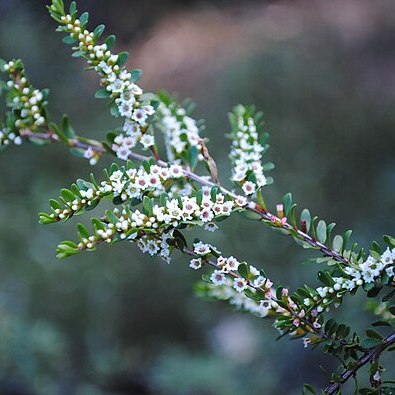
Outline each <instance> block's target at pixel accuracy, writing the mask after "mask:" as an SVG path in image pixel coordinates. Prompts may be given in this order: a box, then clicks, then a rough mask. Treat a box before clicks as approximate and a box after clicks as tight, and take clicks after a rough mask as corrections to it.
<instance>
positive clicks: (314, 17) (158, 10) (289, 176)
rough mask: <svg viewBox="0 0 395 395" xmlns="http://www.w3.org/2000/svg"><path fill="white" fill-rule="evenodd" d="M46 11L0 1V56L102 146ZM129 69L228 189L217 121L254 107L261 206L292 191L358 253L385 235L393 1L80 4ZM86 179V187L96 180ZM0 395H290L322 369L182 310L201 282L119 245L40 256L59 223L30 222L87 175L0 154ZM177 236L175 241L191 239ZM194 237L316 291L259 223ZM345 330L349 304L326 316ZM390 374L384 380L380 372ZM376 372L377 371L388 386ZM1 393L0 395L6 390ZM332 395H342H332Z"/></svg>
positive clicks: (60, 231)
mask: <svg viewBox="0 0 395 395" xmlns="http://www.w3.org/2000/svg"><path fill="white" fill-rule="evenodd" d="M45 3H46V2H44V1H38V0H34V1H32V0H30V1H29V0H12V1H11V0H9V1H7V0H0V57H2V58H6V59H8V58H12V57H20V58H22V59H23V61H24V62H25V63H26V67H27V71H28V72H29V74H30V76H31V81H32V83H33V84H34V85H35V86H37V87H40V88H44V87H49V88H50V89H51V95H50V109H51V113H52V117H53V119H55V120H58V119H59V118H60V117H61V114H62V113H63V112H66V113H68V114H69V115H70V117H71V119H72V122H73V125H74V126H75V128H76V129H77V130H78V131H80V133H81V134H85V135H89V136H92V137H95V138H98V139H100V138H103V137H104V135H105V131H106V130H108V129H109V128H111V127H112V126H114V125H117V120H114V119H112V118H111V117H110V116H109V115H108V111H107V109H106V108H105V107H103V105H102V104H103V103H101V102H98V101H96V100H95V99H94V98H93V94H94V92H95V90H96V87H97V78H96V76H95V75H94V74H93V73H87V72H84V71H82V68H83V67H84V65H83V64H82V63H81V62H80V61H78V60H75V59H71V58H70V56H69V55H70V48H68V47H66V46H64V45H62V43H61V36H60V35H59V34H58V33H55V32H54V29H55V24H54V23H53V21H51V20H50V19H49V17H48V16H47V12H46V10H45V7H44V5H45ZM79 8H80V9H81V10H89V11H90V12H91V15H92V19H91V24H90V26H94V25H96V24H99V23H105V24H106V26H107V33H108V34H110V33H115V34H116V35H117V36H118V42H117V47H118V48H117V49H119V50H124V49H127V50H129V51H130V53H131V60H130V67H133V68H142V69H143V70H144V72H145V73H144V76H143V79H142V81H141V85H142V86H143V87H144V89H145V90H152V91H157V90H159V89H166V90H168V91H170V92H174V91H177V92H179V97H180V98H185V97H191V98H192V99H194V100H195V101H196V102H197V103H198V106H197V109H196V112H195V113H196V117H198V118H205V119H206V120H207V130H206V132H205V135H206V136H208V137H209V139H210V148H211V152H212V153H213V154H214V156H215V158H216V159H217V162H218V164H219V167H220V173H221V175H222V180H223V182H224V183H225V184H227V181H226V180H227V178H228V176H229V174H230V170H229V162H228V159H227V155H228V149H229V141H228V140H226V139H225V137H224V135H225V133H226V132H227V130H228V123H227V119H226V118H227V112H228V111H229V110H230V109H231V108H232V106H233V105H235V104H237V103H239V102H241V103H243V104H255V105H256V106H257V107H258V108H259V109H262V110H263V111H264V114H265V120H266V127H267V130H268V131H269V132H270V133H271V149H270V152H269V154H268V157H269V158H270V159H271V160H273V161H274V162H275V163H276V165H277V167H276V169H275V171H274V173H273V175H274V177H275V184H274V185H273V186H272V187H270V188H267V200H268V201H269V202H270V203H271V204H274V203H276V202H277V201H279V200H280V199H281V196H282V195H283V194H284V193H285V192H288V191H292V192H293V194H294V199H295V200H296V201H297V202H299V203H300V207H301V208H303V207H308V208H309V209H310V210H311V211H312V212H313V213H315V214H317V215H319V216H320V217H322V218H324V219H326V220H327V221H328V222H331V221H333V222H336V223H338V228H339V229H338V231H339V232H340V231H345V230H347V229H349V228H351V229H353V230H354V231H355V234H354V240H355V241H358V242H360V243H361V244H362V245H365V246H368V245H369V243H370V241H371V240H373V239H380V237H381V235H383V234H393V233H394V232H393V230H394V221H393V217H392V212H393V210H394V206H395V204H394V198H393V188H394V182H395V172H394V170H395V159H394V154H393V152H394V148H395V52H394V48H395V23H394V22H395V6H394V4H393V2H392V1H389V0H388V1H385V0H377V1H375V2H374V3H373V2H371V1H368V0H362V1H357V0H355V1H346V2H344V1H341V0H335V1H331V2H328V1H324V0H322V1H313V0H311V1H289V2H287V1H281V2H274V1H273V2H265V1H243V2H239V1H207V2H198V1H170V0H161V1H144V2H143V1H125V0H124V1H121V0H116V1H111V2H109V1H104V0H100V1H97V0H96V1H93V0H92V1H80V2H79ZM106 163H107V162H105V161H104V162H103V163H101V164H99V166H97V167H96V168H93V171H94V173H95V174H97V175H98V177H100V169H101V167H103V166H104V165H105V164H106ZM0 168H1V175H2V177H1V181H0V196H1V200H0V202H1V203H0V392H1V393H4V394H17V393H18V394H93V395H96V394H176V395H177V394H180V395H184V394H185V395H211V394H212V395H217V394H218V395H222V394H223V395H233V394H238V395H244V394H245V395H247V394H248V395H250V394H272V393H281V394H299V393H300V387H301V385H302V384H303V382H309V383H312V384H314V385H316V386H324V385H325V383H326V378H325V376H324V374H323V373H322V372H321V371H320V369H319V367H318V366H319V365H320V364H322V365H323V366H325V367H326V368H327V369H329V370H331V369H333V368H334V367H335V366H336V363H335V362H334V361H332V360H331V359H330V358H327V357H325V356H323V355H322V354H321V353H320V351H319V350H316V351H310V350H307V351H305V350H304V349H303V346H302V344H301V342H300V341H294V342H289V341H288V339H283V340H281V341H280V342H275V338H276V336H277V333H276V331H275V330H274V329H273V328H271V322H270V320H259V319H257V318H254V317H249V316H247V315H243V314H240V313H231V312H230V309H229V308H228V307H227V306H225V305H221V304H219V303H213V302H207V301H204V300H200V299H197V298H196V297H195V296H194V292H193V285H194V283H195V282H196V281H198V280H199V276H200V273H196V272H192V271H191V270H190V269H188V267H187V260H186V258H185V257H182V256H177V257H175V258H174V259H173V262H172V263H171V264H170V265H169V266H168V265H166V264H163V263H162V262H160V261H159V260H151V259H149V258H147V257H146V256H143V255H142V254H141V253H140V252H139V251H138V250H137V248H136V247H135V246H133V245H129V244H125V245H123V244H119V245H117V246H114V247H112V248H109V247H107V246H104V247H102V248H100V249H99V250H98V251H97V252H96V253H94V254H88V253H87V254H82V255H80V256H77V257H75V258H70V259H69V260H67V261H62V262H59V261H57V260H56V258H55V254H54V250H55V247H56V244H57V243H58V242H59V241H61V240H64V239H73V238H74V237H75V221H70V223H67V224H65V225H62V226H60V225H58V226H56V225H53V226H46V227H45V226H40V225H38V223H37V212H39V211H43V210H46V209H47V200H48V198H50V197H56V196H57V194H58V191H59V189H60V188H62V187H65V186H68V185H69V184H70V183H71V182H73V181H74V180H75V179H76V178H78V177H82V178H86V177H87V176H88V174H89V172H91V171H92V168H91V167H90V166H89V165H88V164H87V162H86V161H83V160H79V159H76V158H74V157H71V156H70V155H69V154H68V153H67V151H66V150H64V149H63V148H62V147H45V148H37V147H33V146H28V145H26V146H22V147H17V148H10V149H8V150H7V151H4V152H2V153H1V156H0ZM191 237H192V235H191ZM208 237H210V241H211V242H212V243H213V244H215V245H218V246H219V247H220V248H221V249H222V251H223V252H224V253H226V254H227V255H234V256H236V257H239V258H240V259H246V260H248V261H249V262H250V263H251V264H254V265H256V266H261V267H264V268H265V269H266V271H267V272H268V273H269V274H270V276H271V278H272V279H274V280H275V281H276V282H280V283H282V284H285V285H287V286H290V287H294V286H297V285H300V284H303V283H304V282H308V283H309V284H311V285H317V281H316V280H315V273H316V269H318V268H316V267H311V266H309V265H301V262H302V261H303V260H305V259H306V258H309V257H312V256H313V255H312V253H310V252H306V251H301V250H300V249H298V248H297V246H296V245H295V244H294V243H293V242H292V241H291V240H287V239H286V238H283V237H281V236H279V235H277V234H275V233H273V232H271V231H270V230H268V229H266V228H265V227H264V226H263V225H259V224H256V223H254V222H248V221H247V220H245V219H242V218H236V217H235V218H232V219H230V220H229V221H225V223H224V224H223V226H222V228H221V231H219V232H216V233H214V234H210V235H209V236H208ZM335 315H336V317H337V318H338V319H339V320H345V321H346V322H348V323H349V324H353V325H354V327H355V328H356V329H357V330H359V331H362V330H363V328H364V327H366V325H367V323H368V322H370V321H372V320H373V319H374V318H373V315H372V313H370V312H368V311H367V309H366V306H365V300H364V298H363V295H359V294H358V295H357V296H355V297H352V298H348V299H347V300H346V301H345V304H344V308H343V309H342V310H341V311H338V312H335ZM392 373H393V372H392ZM390 375H391V372H389V373H388V378H391V377H390ZM12 391H14V392H12ZM345 393H348V392H347V389H346V391H345Z"/></svg>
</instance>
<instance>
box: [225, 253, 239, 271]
mask: <svg viewBox="0 0 395 395" xmlns="http://www.w3.org/2000/svg"><path fill="white" fill-rule="evenodd" d="M239 265H240V262H239V261H238V260H237V259H236V258H234V257H233V256H230V257H229V258H228V259H227V260H226V268H227V269H228V270H230V271H232V270H237V269H238V267H239Z"/></svg>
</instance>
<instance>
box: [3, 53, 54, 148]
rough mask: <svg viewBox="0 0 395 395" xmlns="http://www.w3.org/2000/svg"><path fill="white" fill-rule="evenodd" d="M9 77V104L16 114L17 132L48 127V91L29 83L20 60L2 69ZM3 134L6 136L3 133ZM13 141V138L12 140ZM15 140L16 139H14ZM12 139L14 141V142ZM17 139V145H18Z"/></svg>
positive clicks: (12, 61) (15, 124)
mask: <svg viewBox="0 0 395 395" xmlns="http://www.w3.org/2000/svg"><path fill="white" fill-rule="evenodd" d="M2 69H3V71H4V72H6V73H7V74H8V76H9V79H8V81H7V82H6V86H7V89H8V100H7V103H8V105H9V106H10V107H11V109H12V111H13V112H14V114H15V118H16V119H15V122H14V125H12V126H15V128H16V130H15V131H16V132H17V133H18V132H19V131H20V130H23V129H28V130H30V131H32V132H35V131H37V130H38V129H39V128H40V127H43V126H45V125H46V122H47V121H46V115H45V105H46V101H45V99H46V91H40V90H38V89H34V88H33V87H32V86H31V85H30V84H29V81H28V78H27V76H26V73H25V70H24V67H23V64H22V62H21V61H20V60H11V61H9V62H8V63H5V64H4V65H3V67H2ZM3 134H5V133H4V132H3ZM10 139H11V138H10ZM14 139H15V138H14ZM14 139H12V140H14ZM14 142H15V140H14ZM18 142H19V139H17V142H16V144H18Z"/></svg>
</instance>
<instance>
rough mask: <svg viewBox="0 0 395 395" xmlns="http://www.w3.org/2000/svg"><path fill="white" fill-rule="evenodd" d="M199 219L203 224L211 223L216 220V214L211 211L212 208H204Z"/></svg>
mask: <svg viewBox="0 0 395 395" xmlns="http://www.w3.org/2000/svg"><path fill="white" fill-rule="evenodd" d="M199 218H200V219H201V220H202V221H203V222H210V221H211V220H212V219H213V218H214V213H213V212H212V211H211V209H210V208H204V209H203V210H202V211H201V212H200V214H199Z"/></svg>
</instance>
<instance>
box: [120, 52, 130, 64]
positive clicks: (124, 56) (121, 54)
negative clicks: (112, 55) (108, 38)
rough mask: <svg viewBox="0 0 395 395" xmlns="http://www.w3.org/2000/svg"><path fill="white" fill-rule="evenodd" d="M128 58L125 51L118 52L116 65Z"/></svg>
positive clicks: (123, 62)
mask: <svg viewBox="0 0 395 395" xmlns="http://www.w3.org/2000/svg"><path fill="white" fill-rule="evenodd" d="M128 58H129V54H128V53H127V52H126V51H125V52H120V53H119V54H118V60H117V65H118V66H123V65H124V64H125V63H126V62H127V61H128Z"/></svg>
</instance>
